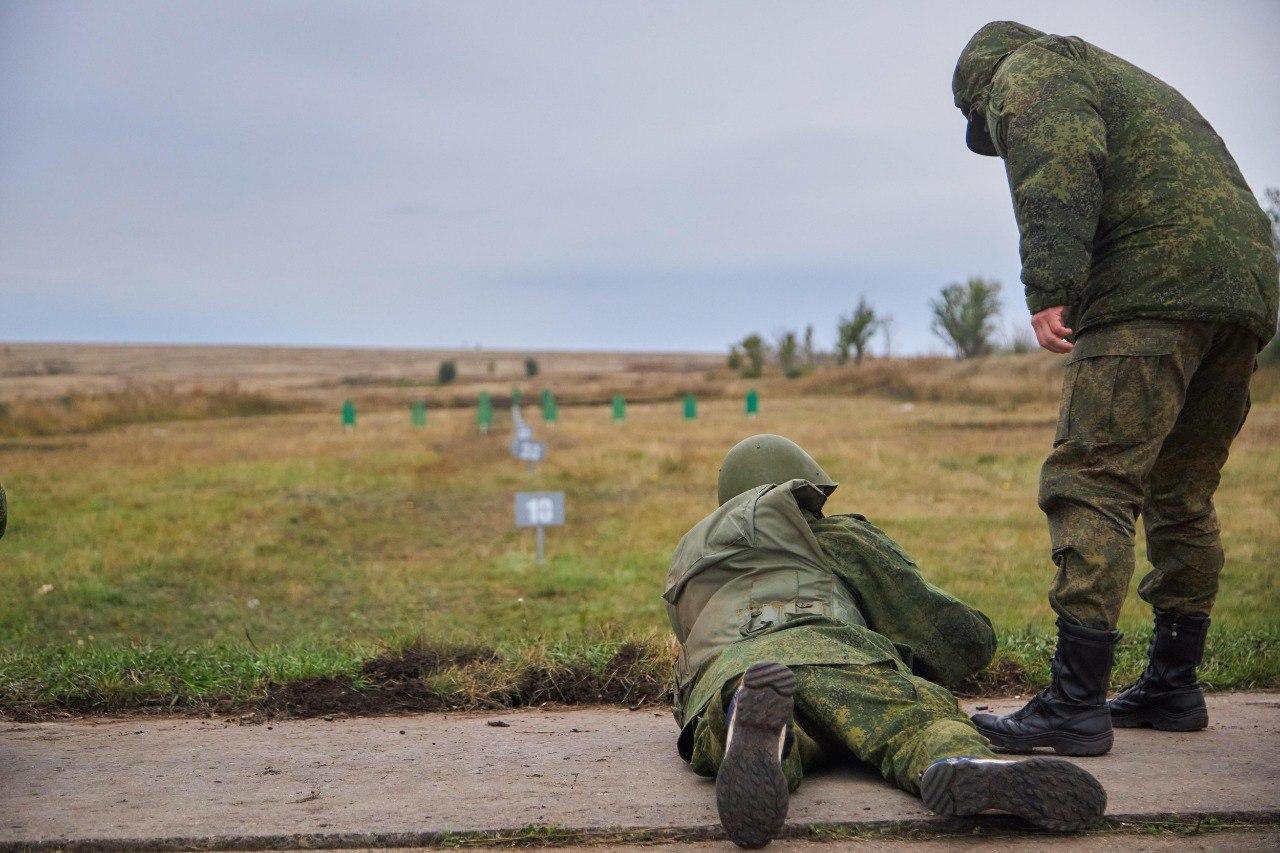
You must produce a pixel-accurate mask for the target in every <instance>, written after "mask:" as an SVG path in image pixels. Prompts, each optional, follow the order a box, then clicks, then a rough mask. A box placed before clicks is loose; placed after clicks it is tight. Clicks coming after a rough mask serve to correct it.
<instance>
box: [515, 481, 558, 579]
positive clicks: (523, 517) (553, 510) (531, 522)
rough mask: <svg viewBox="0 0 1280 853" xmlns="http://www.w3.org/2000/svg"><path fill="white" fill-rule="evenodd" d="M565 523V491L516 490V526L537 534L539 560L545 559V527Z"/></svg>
mask: <svg viewBox="0 0 1280 853" xmlns="http://www.w3.org/2000/svg"><path fill="white" fill-rule="evenodd" d="M562 524H564V492H516V527H532V528H534V530H535V532H536V534H537V543H538V562H539V563H541V562H542V560H543V547H544V546H543V533H542V531H543V529H544V528H546V527H558V526H560V525H562Z"/></svg>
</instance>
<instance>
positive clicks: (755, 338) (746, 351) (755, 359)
mask: <svg viewBox="0 0 1280 853" xmlns="http://www.w3.org/2000/svg"><path fill="white" fill-rule="evenodd" d="M739 346H740V347H742V354H743V355H744V356H746V359H747V361H746V364H745V365H744V369H743V371H742V375H743V376H745V377H747V378H748V379H754V378H755V377H757V376H759V375H760V374H762V373H764V360H765V357H766V356H767V355H768V346H767V345H766V344H765V342H764V338H762V337H760V336H759V335H757V334H756V333H755V332H752V333H751V334H749V335H747V336H746V337H745V338H743V339H742V343H740V344H739Z"/></svg>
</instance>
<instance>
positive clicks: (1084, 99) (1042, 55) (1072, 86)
mask: <svg viewBox="0 0 1280 853" xmlns="http://www.w3.org/2000/svg"><path fill="white" fill-rule="evenodd" d="M1078 49H1079V48H1073V47H1072V46H1071V45H1070V44H1066V43H1063V44H1056V43H1055V44H1053V45H1044V44H1041V43H1039V42H1036V43H1032V44H1029V45H1027V46H1025V47H1023V48H1021V49H1019V50H1018V51H1016V52H1015V53H1014V54H1012V55H1011V56H1010V57H1009V58H1008V59H1007V60H1005V63H1004V64H1003V65H1002V66H1001V68H1000V70H999V71H998V72H997V74H996V77H995V79H994V81H993V83H992V89H991V101H990V106H989V108H988V114H987V121H988V129H989V130H990V131H991V135H992V139H993V141H994V142H995V144H996V148H997V149H998V150H999V151H1000V153H1001V155H1002V156H1003V157H1004V159H1005V169H1006V171H1007V172H1008V175H1009V189H1010V192H1011V193H1012V194H1013V206H1014V212H1015V214H1016V216H1017V219H1018V230H1019V232H1020V234H1021V243H1020V245H1019V250H1020V252H1021V255H1022V283H1023V284H1024V285H1025V286H1026V294H1027V307H1028V308H1029V309H1030V310H1031V313H1033V314H1034V313H1036V312H1038V311H1042V310H1044V309H1045V308H1051V307H1054V306H1057V305H1067V306H1070V305H1072V304H1074V303H1075V302H1076V301H1077V300H1078V299H1079V297H1080V294H1081V292H1082V291H1083V289H1084V286H1085V283H1086V281H1087V280H1088V278H1089V265H1090V260H1091V258H1092V254H1093V239H1094V234H1095V233H1096V231H1097V228H1098V215H1099V211H1100V209H1101V205H1102V177H1101V175H1102V169H1103V166H1104V165H1105V162H1106V156H1107V129H1106V125H1105V124H1104V123H1103V120H1102V116H1101V115H1100V114H1099V113H1098V102H1097V91H1096V87H1095V84H1094V79H1093V75H1092V74H1090V72H1089V70H1088V69H1087V68H1086V67H1085V66H1084V64H1083V63H1082V62H1080V61H1078V60H1077V59H1076V58H1075V56H1074V53H1073V50H1078ZM1059 50H1061V52H1059Z"/></svg>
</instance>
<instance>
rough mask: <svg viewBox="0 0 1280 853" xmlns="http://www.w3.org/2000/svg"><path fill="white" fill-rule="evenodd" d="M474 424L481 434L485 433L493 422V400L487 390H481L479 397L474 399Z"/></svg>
mask: <svg viewBox="0 0 1280 853" xmlns="http://www.w3.org/2000/svg"><path fill="white" fill-rule="evenodd" d="M476 424H477V425H478V426H479V427H480V432H481V434H484V433H487V432H488V431H489V427H490V426H491V425H492V424H493V400H492V399H491V398H490V397H489V392H488V391H481V392H480V399H479V400H477V401H476Z"/></svg>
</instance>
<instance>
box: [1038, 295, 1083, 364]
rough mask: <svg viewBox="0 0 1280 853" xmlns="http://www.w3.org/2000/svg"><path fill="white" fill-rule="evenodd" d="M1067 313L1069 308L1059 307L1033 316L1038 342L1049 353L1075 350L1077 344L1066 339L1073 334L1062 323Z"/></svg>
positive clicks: (1047, 309)
mask: <svg viewBox="0 0 1280 853" xmlns="http://www.w3.org/2000/svg"><path fill="white" fill-rule="evenodd" d="M1066 311H1067V306H1065V305H1059V306H1057V307H1055V308H1046V309H1044V310H1043V311H1041V312H1040V313H1038V314H1033V315H1032V316H1031V328H1032V329H1034V330H1035V333H1036V340H1037V341H1038V342H1039V343H1040V346H1042V347H1044V348H1045V349H1047V350H1048V351H1049V352H1057V353H1064V352H1071V350H1072V349H1074V348H1075V344H1073V343H1071V341H1069V340H1067V339H1066V337H1067V335H1069V334H1071V330H1070V329H1068V328H1067V326H1066V324H1065V323H1063V322H1062V315H1063V314H1065V313H1066Z"/></svg>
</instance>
